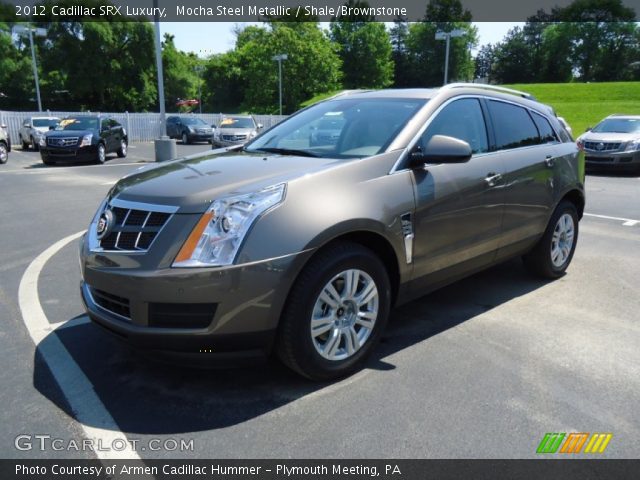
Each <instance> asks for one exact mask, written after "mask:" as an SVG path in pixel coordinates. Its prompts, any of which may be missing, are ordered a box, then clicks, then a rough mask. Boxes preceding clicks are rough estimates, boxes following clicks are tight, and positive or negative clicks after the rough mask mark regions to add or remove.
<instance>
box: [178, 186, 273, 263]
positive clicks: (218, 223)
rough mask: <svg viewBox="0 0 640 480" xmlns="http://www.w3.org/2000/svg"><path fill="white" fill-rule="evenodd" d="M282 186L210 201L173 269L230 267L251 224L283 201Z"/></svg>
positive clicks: (181, 250)
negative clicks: (209, 205)
mask: <svg viewBox="0 0 640 480" xmlns="http://www.w3.org/2000/svg"><path fill="white" fill-rule="evenodd" d="M284 192H285V184H280V185H276V186H273V187H269V188H265V189H264V190H260V191H258V192H253V193H249V194H245V195H236V196H233V197H227V198H222V199H219V200H216V201H214V202H213V203H212V204H211V207H210V208H209V210H207V211H206V212H205V213H204V214H203V215H202V218H201V219H200V221H199V222H198V224H197V225H196V226H195V227H194V229H193V231H192V232H191V234H190V235H189V238H187V240H186V241H185V242H184V245H183V246H182V248H181V249H180V252H179V253H178V256H177V257H176V259H175V261H174V262H173V266H174V267H212V266H221V265H230V264H232V263H233V261H234V260H235V257H236V254H237V253H238V250H239V249H240V245H241V244H242V241H243V240H244V237H245V236H246V234H247V232H248V231H249V228H251V225H253V223H254V222H255V220H256V219H257V218H258V217H259V216H260V215H261V214H263V213H264V212H265V211H266V210H267V209H269V208H271V207H273V206H275V205H277V204H279V203H280V202H282V199H283V198H284Z"/></svg>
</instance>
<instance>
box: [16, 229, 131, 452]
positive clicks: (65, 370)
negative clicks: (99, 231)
mask: <svg viewBox="0 0 640 480" xmlns="http://www.w3.org/2000/svg"><path fill="white" fill-rule="evenodd" d="M83 233H84V231H82V232H78V233H74V234H73V235H69V236H68V237H65V238H63V239H62V240H59V241H58V242H56V243H54V244H53V245H51V246H50V247H49V248H47V249H46V250H45V251H44V252H42V253H41V254H40V255H38V256H37V257H36V258H35V259H34V260H33V261H32V262H31V263H30V264H29V266H28V267H27V269H26V270H25V272H24V274H23V275H22V279H21V280H20V287H19V289H18V302H19V305H20V312H21V313H22V320H23V321H24V324H25V326H26V327H27V330H28V331H29V335H30V336H31V339H32V340H33V342H34V343H35V344H36V348H37V349H38V351H39V352H40V354H41V355H42V358H43V359H44V361H45V363H46V364H47V366H48V367H49V369H50V370H51V373H52V374H53V376H54V378H55V379H56V382H58V385H59V386H60V390H61V391H62V393H63V394H64V396H65V398H66V399H67V402H68V403H69V406H70V407H71V410H72V411H73V412H74V416H75V418H76V420H78V422H80V424H81V426H82V429H83V430H84V432H85V434H86V436H87V437H88V438H91V439H95V440H97V441H100V442H101V443H102V445H103V446H104V445H106V446H107V447H108V446H111V445H118V448H119V447H120V446H123V447H124V449H123V450H121V451H120V450H114V449H111V448H106V449H104V451H103V450H102V449H96V451H95V454H96V456H97V457H98V458H100V459H102V460H114V459H135V460H138V459H140V457H139V456H138V454H137V453H136V452H135V451H134V450H133V449H132V448H131V445H130V443H129V442H127V441H126V437H125V435H124V434H123V433H122V432H121V431H120V429H119V427H118V425H117V424H116V422H115V420H114V419H113V417H112V416H111V414H110V413H109V412H108V410H107V409H106V407H105V406H104V404H103V403H102V401H101V400H100V398H99V397H98V395H97V394H96V392H95V390H94V388H93V385H92V384H91V381H90V380H89V379H88V378H87V376H86V375H85V374H84V372H83V371H82V369H81V368H80V367H79V366H78V364H77V363H76V362H75V360H74V359H73V357H72V356H71V354H70V353H69V351H68V350H67V349H66V348H65V346H64V344H63V343H62V341H61V340H60V338H59V337H58V335H57V334H56V333H55V330H56V329H58V328H62V325H61V324H60V323H58V324H51V323H49V320H48V319H47V316H46V315H45V313H44V311H43V310H42V305H41V304H40V299H39V296H38V278H39V276H40V272H41V271H42V269H43V267H44V266H45V264H46V263H47V261H48V260H49V259H50V258H51V257H53V256H54V255H55V254H56V253H57V252H58V251H60V250H61V249H62V248H63V247H64V246H65V245H67V244H68V243H69V242H72V241H73V240H75V239H77V238H78V237H80V236H81V235H82V234H83ZM71 322H72V323H74V324H76V325H81V324H83V323H85V322H86V317H79V318H77V319H74V320H71ZM65 323H66V322H65ZM45 339H46V341H44V340H45ZM116 440H117V442H116V443H114V441H116ZM123 440H124V441H123Z"/></svg>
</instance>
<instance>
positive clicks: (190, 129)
mask: <svg viewBox="0 0 640 480" xmlns="http://www.w3.org/2000/svg"><path fill="white" fill-rule="evenodd" d="M187 128H188V129H189V131H190V132H191V133H193V132H195V129H194V128H193V127H187Z"/></svg>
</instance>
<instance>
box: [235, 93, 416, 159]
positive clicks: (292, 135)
mask: <svg viewBox="0 0 640 480" xmlns="http://www.w3.org/2000/svg"><path fill="white" fill-rule="evenodd" d="M426 102H427V100H425V99H413V98H412V99H400V98H365V99H360V98H353V99H337V100H332V101H328V102H322V103H318V104H317V105H315V106H313V107H311V108H309V109H307V110H303V111H301V112H300V113H298V114H297V115H294V116H293V117H291V118H289V119H288V120H285V121H284V122H282V123H280V124H278V125H277V126H275V127H274V128H272V129H271V130H269V131H268V132H266V133H265V134H264V135H262V136H260V137H258V138H257V139H256V140H254V141H253V142H251V143H250V144H249V145H248V146H247V148H246V150H247V151H249V152H253V151H260V150H261V149H264V150H266V151H269V150H272V151H273V149H280V150H292V151H297V152H302V153H305V152H306V153H307V154H309V156H317V157H325V158H360V157H368V156H371V155H376V154H378V153H381V152H383V151H384V150H385V149H386V148H387V147H388V146H389V144H390V143H391V142H392V141H393V139H394V138H395V137H396V135H398V133H399V132H400V130H402V128H403V127H404V126H405V125H406V123H407V122H408V121H409V119H410V118H411V117H413V116H414V115H415V114H416V112H417V111H418V110H419V109H420V108H421V107H422V106H423V105H424V104H425V103H426Z"/></svg>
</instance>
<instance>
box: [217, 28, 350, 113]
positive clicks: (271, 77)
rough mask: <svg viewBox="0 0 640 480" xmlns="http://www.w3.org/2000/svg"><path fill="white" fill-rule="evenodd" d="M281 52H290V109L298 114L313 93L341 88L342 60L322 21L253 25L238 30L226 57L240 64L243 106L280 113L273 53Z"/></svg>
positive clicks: (286, 73)
mask: <svg viewBox="0 0 640 480" xmlns="http://www.w3.org/2000/svg"><path fill="white" fill-rule="evenodd" d="M281 53H284V54H287V55H288V59H287V60H286V61H284V62H283V64H282V66H283V105H284V111H285V112H287V113H291V112H294V111H295V110H297V109H298V108H299V105H300V103H302V102H303V101H304V100H306V99H308V98H310V97H312V96H314V95H317V94H319V93H323V92H326V91H330V90H335V89H337V88H339V86H340V58H339V57H338V55H337V53H336V48H335V46H334V45H333V44H332V43H331V41H330V40H329V38H328V37H327V36H326V35H325V33H324V32H323V31H322V30H321V29H320V27H319V25H318V24H317V23H314V22H304V23H303V22H298V23H289V22H272V23H270V24H268V25H267V26H266V27H255V26H251V27H247V28H245V29H244V30H242V31H241V32H239V33H238V37H237V41H236V49H235V51H234V52H233V54H232V55H231V56H230V57H228V58H227V59H225V60H226V61H229V62H230V63H231V64H232V66H233V67H234V68H237V70H236V72H237V73H238V75H237V76H236V77H235V78H236V81H237V83H238V86H239V87H240V88H241V92H242V107H243V109H245V110H248V111H254V112H264V113H276V112H277V111H278V68H277V64H276V62H274V61H273V57H274V56H275V55H277V54H281ZM208 78H210V77H208Z"/></svg>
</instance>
